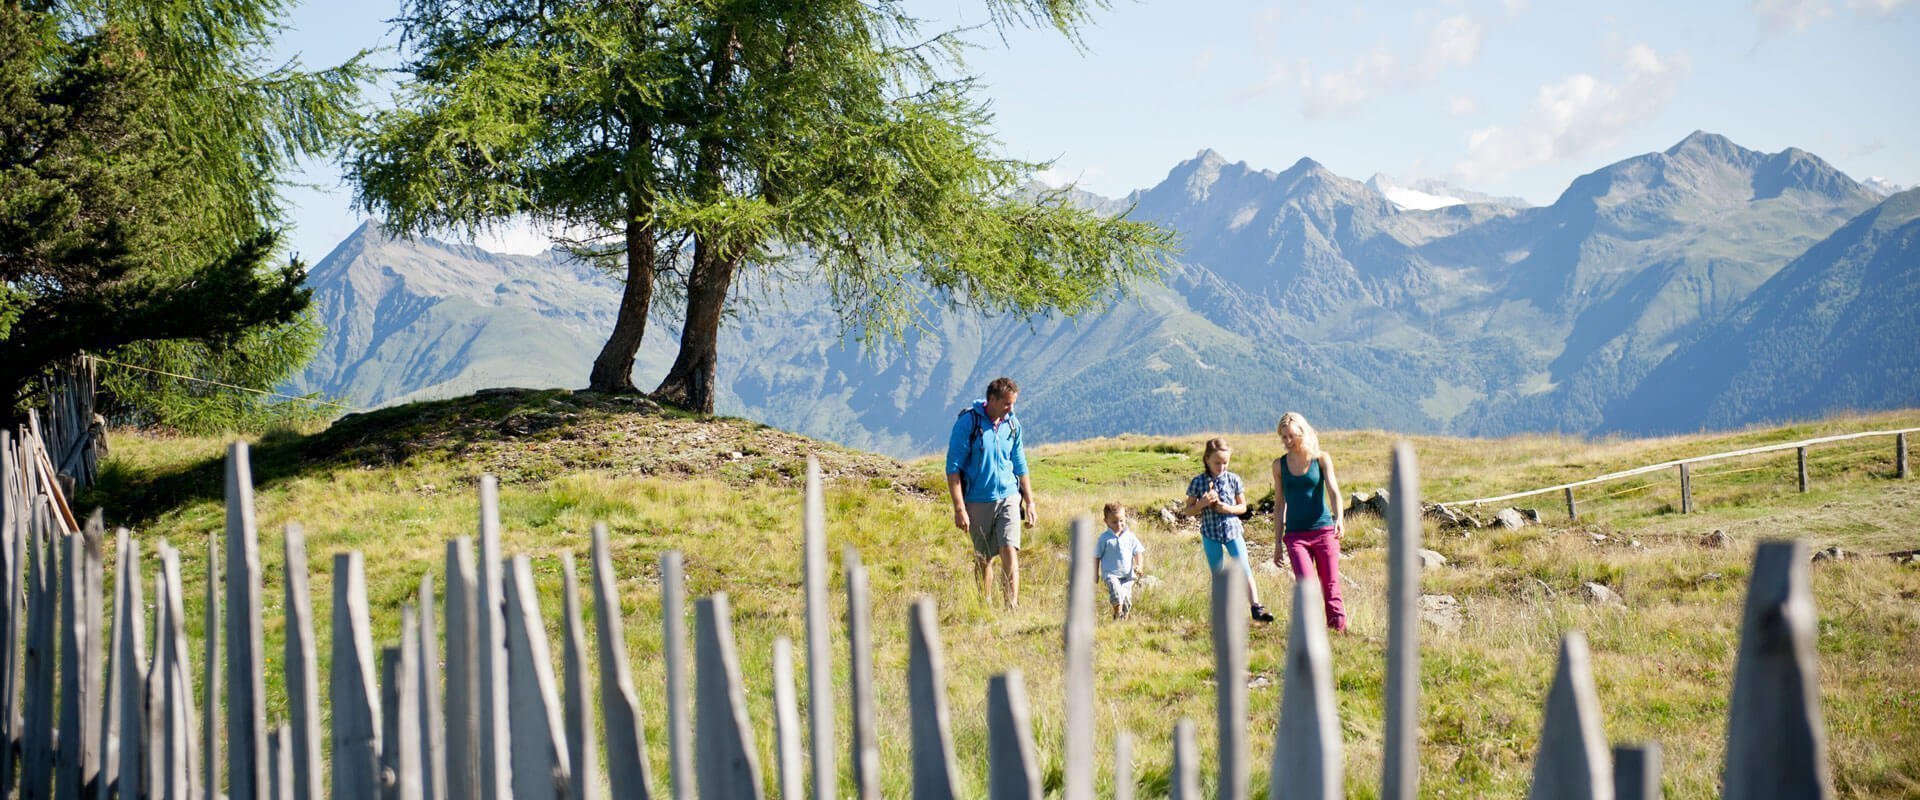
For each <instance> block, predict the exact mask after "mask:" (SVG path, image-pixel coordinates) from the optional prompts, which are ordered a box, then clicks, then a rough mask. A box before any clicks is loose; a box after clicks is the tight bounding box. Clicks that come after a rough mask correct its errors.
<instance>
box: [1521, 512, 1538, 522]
mask: <svg viewBox="0 0 1920 800" xmlns="http://www.w3.org/2000/svg"><path fill="white" fill-rule="evenodd" d="M1520 516H1523V517H1526V518H1527V524H1529V525H1539V524H1540V509H1537V508H1523V509H1520Z"/></svg>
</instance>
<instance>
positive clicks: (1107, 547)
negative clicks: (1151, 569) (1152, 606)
mask: <svg viewBox="0 0 1920 800" xmlns="http://www.w3.org/2000/svg"><path fill="white" fill-rule="evenodd" d="M1103 511H1104V512H1105V515H1106V518H1107V531H1106V532H1105V533H1102V534H1100V542H1099V544H1096V545H1094V548H1093V555H1094V557H1095V558H1096V559H1098V560H1099V562H1100V578H1101V579H1102V580H1104V581H1106V583H1107V602H1109V603H1112V604H1113V618H1114V619H1120V618H1122V617H1125V616H1127V615H1128V614H1129V613H1132V611H1133V584H1134V581H1135V580H1137V579H1139V577H1140V576H1141V575H1142V574H1143V573H1145V571H1146V569H1147V558H1146V556H1147V548H1146V546H1145V545H1143V544H1141V543H1140V537H1138V536H1135V535H1133V529H1132V528H1131V527H1129V526H1128V525H1127V507H1126V506H1123V505H1120V504H1119V503H1108V504H1107V506H1106V508H1105V509H1103Z"/></svg>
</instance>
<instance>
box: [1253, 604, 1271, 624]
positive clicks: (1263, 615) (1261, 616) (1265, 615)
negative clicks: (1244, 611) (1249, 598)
mask: <svg viewBox="0 0 1920 800" xmlns="http://www.w3.org/2000/svg"><path fill="white" fill-rule="evenodd" d="M1253 621H1254V622H1272V621H1273V614H1272V612H1269V611H1267V607H1266V606H1263V605H1260V604H1259V603H1254V604H1253Z"/></svg>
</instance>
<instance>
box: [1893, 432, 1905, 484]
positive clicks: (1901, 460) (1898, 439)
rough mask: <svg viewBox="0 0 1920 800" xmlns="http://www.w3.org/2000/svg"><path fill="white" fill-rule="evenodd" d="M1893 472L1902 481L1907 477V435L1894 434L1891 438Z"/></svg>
mask: <svg viewBox="0 0 1920 800" xmlns="http://www.w3.org/2000/svg"><path fill="white" fill-rule="evenodd" d="M1893 472H1894V474H1895V475H1898V476H1899V477H1900V478H1902V479H1905V478H1907V477H1908V473H1907V435H1906V434H1904V433H1900V434H1895V435H1894V437H1893Z"/></svg>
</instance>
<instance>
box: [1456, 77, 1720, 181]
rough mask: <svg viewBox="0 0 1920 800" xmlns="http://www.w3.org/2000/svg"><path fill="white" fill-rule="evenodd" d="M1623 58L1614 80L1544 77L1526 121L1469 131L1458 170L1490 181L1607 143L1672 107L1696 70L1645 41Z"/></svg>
mask: <svg viewBox="0 0 1920 800" xmlns="http://www.w3.org/2000/svg"><path fill="white" fill-rule="evenodd" d="M1621 60H1622V67H1623V72H1624V75H1622V76H1621V77H1620V78H1619V79H1618V80H1616V81H1613V82H1607V81H1602V80H1601V79H1599V78H1596V77H1594V76H1592V75H1588V74H1585V73H1580V74H1576V75H1572V76H1569V77H1566V78H1563V79H1561V80H1559V81H1556V82H1554V83H1549V84H1546V85H1544V86H1541V87H1540V89H1539V91H1538V92H1537V93H1536V94H1535V96H1534V102H1533V110H1532V112H1531V114H1530V115H1529V116H1528V118H1527V119H1526V120H1525V121H1523V122H1521V123H1520V124H1517V125H1510V126H1496V127H1490V128H1482V129H1480V130H1477V131H1474V132H1472V133H1470V134H1468V136H1467V155H1466V157H1465V158H1464V159H1463V160H1462V161H1461V162H1460V163H1459V164H1457V165H1455V166H1454V169H1453V171H1454V174H1455V175H1457V176H1459V177H1460V178H1461V179H1463V180H1467V181H1474V182H1482V181H1488V180H1493V179H1497V178H1499V177H1501V176H1504V175H1506V174H1508V173H1511V172H1515V171H1518V170H1522V169H1526V168H1529V167H1535V166H1539V165H1541V164H1547V163H1551V162H1554V161H1560V160H1563V159H1569V158H1576V157H1579V156H1583V155H1586V154H1587V153H1590V152H1592V151H1594V150H1597V149H1600V148H1604V147H1607V146H1609V145H1611V144H1613V143H1614V142H1615V141H1617V140H1618V139H1619V137H1620V135H1621V134H1622V133H1624V132H1626V131H1627V130H1629V129H1631V128H1633V127H1634V126H1636V125H1638V124H1640V123H1642V122H1645V121H1647V120H1648V119H1651V118H1652V117H1653V116H1654V115H1655V114H1658V113H1659V112H1660V110H1661V109H1662V108H1664V107H1666V105H1667V103H1668V102H1670V101H1671V100H1672V99H1673V95H1674V92H1675V90H1676V89H1678V87H1679V85H1680V82H1681V81H1682V80H1683V79H1685V78H1686V76H1687V74H1688V73H1689V72H1690V71H1691V62H1690V61H1689V59H1688V58H1687V55H1686V54H1685V53H1682V52H1674V53H1670V54H1666V55H1662V54H1660V53H1658V52H1655V51H1654V49H1653V48H1651V47H1649V46H1647V45H1644V44H1640V45H1634V46H1633V47H1631V48H1628V50H1627V51H1626V53H1624V54H1623V57H1622V59H1621Z"/></svg>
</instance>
